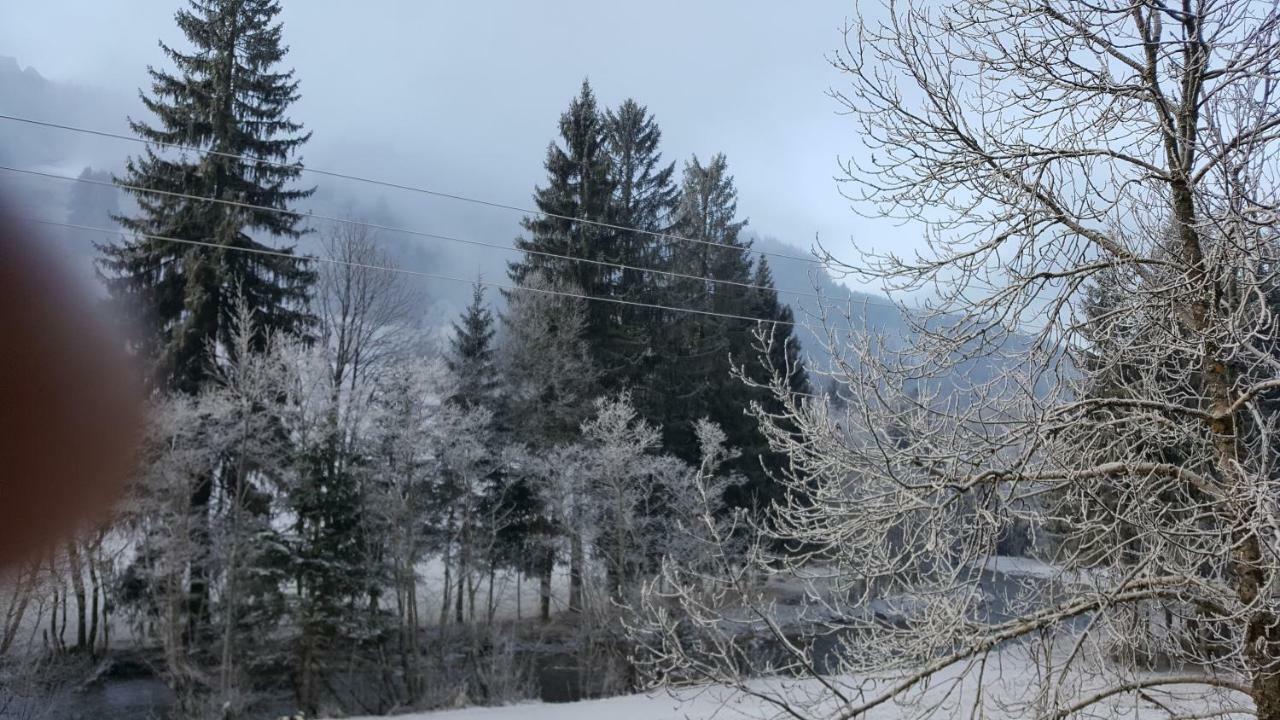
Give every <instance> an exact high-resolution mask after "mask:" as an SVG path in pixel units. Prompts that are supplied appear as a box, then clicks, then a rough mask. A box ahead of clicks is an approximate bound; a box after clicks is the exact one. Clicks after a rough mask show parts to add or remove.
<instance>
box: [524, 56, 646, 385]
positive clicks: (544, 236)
mask: <svg viewBox="0 0 1280 720" xmlns="http://www.w3.org/2000/svg"><path fill="white" fill-rule="evenodd" d="M607 130H608V127H607V118H606V115H605V113H604V112H603V111H601V110H600V108H599V106H598V105H597V103H596V98H595V94H594V93H593V92H592V91H591V84H590V83H589V82H587V81H586V80H584V81H583V82H582V89H581V91H580V92H579V93H578V96H577V97H576V98H574V100H573V102H571V103H570V104H569V109H568V110H566V111H565V112H564V114H563V115H561V116H560V143H555V142H552V143H551V144H550V145H549V146H548V147H547V159H546V163H545V167H546V170H547V184H546V185H545V186H543V187H539V188H537V189H535V191H534V202H535V203H536V205H537V208H538V210H539V211H541V212H543V213H546V214H543V215H538V216H534V217H528V218H525V219H524V221H523V226H524V229H525V232H526V233H527V234H528V236H527V237H521V238H518V239H517V240H516V247H517V248H518V249H520V250H525V251H536V252H545V253H554V254H556V255H567V256H571V257H574V258H583V259H586V260H593V261H598V262H604V263H616V262H618V259H619V252H618V238H617V233H616V232H615V231H613V230H612V229H610V228H607V227H603V226H601V225H597V224H593V223H592V222H581V220H590V221H595V222H607V221H608V220H609V219H610V217H611V206H612V197H613V188H614V181H613V177H612V167H611V165H612V160H611V157H610V154H609V150H608V134H607ZM534 272H537V273H540V274H541V275H542V276H543V277H544V279H545V280H546V281H547V282H549V283H551V284H553V285H557V286H568V287H573V288H576V291H577V292H581V293H583V294H586V295H591V296H596V297H612V296H614V295H616V294H617V282H618V278H617V275H616V272H615V269H614V268H611V267H608V266H605V265H600V264H595V263H592V262H573V261H570V260H561V259H557V258H549V257H546V256H542V255H536V254H526V255H525V256H524V258H523V259H522V260H520V261H519V262H515V263H512V264H511V266H510V270H509V274H510V276H511V279H512V280H513V281H515V282H516V283H517V284H522V285H523V284H525V283H526V282H527V281H528V279H529V278H530V275H531V274H532V273H534ZM620 307H621V306H619V305H617V304H616V303H601V302H595V303H589V304H588V307H587V308H586V327H585V329H584V332H583V340H584V341H586V343H587V345H588V348H589V349H590V352H591V356H592V360H593V361H595V362H596V363H597V364H598V365H600V366H601V369H602V370H603V371H604V372H605V373H606V374H609V373H610V372H611V371H612V370H613V369H614V368H615V363H614V362H608V361H611V360H614V358H608V357H605V354H603V353H601V352H600V348H602V347H604V346H605V345H606V344H607V343H606V342H605V341H603V339H604V338H606V337H607V336H609V335H611V334H612V333H613V332H614V331H615V329H616V328H617V327H619V326H620V324H621V322H622V317H621V314H620V313H619V308H620ZM606 362H608V364H606Z"/></svg>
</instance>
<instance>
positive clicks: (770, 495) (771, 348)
mask: <svg viewBox="0 0 1280 720" xmlns="http://www.w3.org/2000/svg"><path fill="white" fill-rule="evenodd" d="M751 284H752V285H754V286H755V287H753V288H751V289H750V292H749V294H748V304H747V314H748V315H749V316H751V317H753V318H760V321H761V322H760V323H759V324H758V325H757V326H756V327H754V328H752V330H751V341H750V346H749V347H747V348H745V349H744V350H743V351H742V352H743V354H742V355H735V356H734V363H735V364H736V365H737V366H738V367H739V368H740V369H741V371H742V372H743V374H745V376H746V377H747V378H749V379H750V380H751V381H752V382H754V383H758V384H760V385H766V386H767V385H769V384H770V383H771V382H772V381H773V378H774V376H775V375H777V376H778V377H782V378H785V379H786V386H787V389H788V390H789V391H790V392H792V393H796V394H800V395H808V394H809V393H810V392H812V390H811V388H810V385H809V374H808V372H807V370H806V368H805V363H804V359H803V357H802V355H801V348H800V339H799V338H798V337H796V332H795V331H796V327H795V314H794V313H793V312H792V310H791V306H789V305H787V304H786V303H784V302H781V301H779V300H778V291H777V289H776V288H775V287H774V282H773V272H772V271H771V270H770V269H769V261H768V258H766V257H764V256H760V257H759V258H758V259H757V260H756V262H755V273H754V274H753V276H752V278H751ZM771 320H772V321H774V322H772V323H770V322H768V321H771ZM743 392H744V394H745V396H746V397H745V401H746V402H755V403H758V404H759V406H760V408H761V409H762V410H763V411H764V412H766V413H768V414H769V415H772V416H774V417H778V416H781V415H782V414H783V413H784V410H785V408H784V407H782V403H781V402H780V401H779V400H778V399H777V398H776V397H775V396H774V394H773V393H772V392H771V391H769V390H767V389H763V388H747V387H744V388H743ZM739 442H740V443H741V444H740V445H739V449H740V450H742V453H743V455H744V456H745V457H747V458H749V459H752V461H753V463H754V464H755V465H756V466H757V467H756V468H751V469H749V472H748V473H747V482H745V483H743V484H742V485H740V486H738V487H735V488H732V489H731V490H730V491H729V492H727V493H726V495H727V497H726V500H727V501H728V502H729V504H731V505H735V506H742V507H750V508H755V509H758V510H763V509H765V508H767V507H768V506H769V503H770V502H773V501H776V500H781V499H782V497H781V488H780V487H779V486H778V484H777V483H776V482H774V481H773V474H774V473H776V472H780V471H781V470H782V469H783V463H785V462H786V456H785V454H782V453H775V452H773V451H772V450H771V449H770V448H769V443H768V441H767V440H766V438H765V437H764V434H763V433H762V432H760V430H759V427H758V425H755V424H754V423H753V424H752V426H751V427H749V428H747V429H746V432H744V434H743V436H742V437H741V438H740V439H739Z"/></svg>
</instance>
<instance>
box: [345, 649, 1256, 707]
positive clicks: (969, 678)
mask: <svg viewBox="0 0 1280 720" xmlns="http://www.w3.org/2000/svg"><path fill="white" fill-rule="evenodd" d="M827 679H828V681H834V682H836V683H837V684H839V685H841V686H843V687H844V688H845V689H846V690H847V691H849V692H850V694H853V692H854V689H855V687H856V686H857V683H853V682H849V681H848V680H847V679H846V680H845V681H844V682H840V681H839V680H837V679H835V678H827ZM1106 681H1107V678H1105V677H1101V678H1098V677H1090V678H1088V679H1086V680H1084V681H1082V682H1083V683H1084V685H1083V688H1084V689H1083V690H1082V691H1081V692H1080V694H1068V695H1064V696H1063V697H1061V698H1059V700H1058V701H1057V702H1056V703H1051V704H1050V705H1051V707H1052V708H1053V709H1062V708H1064V707H1067V706H1070V705H1071V704H1072V703H1073V702H1074V701H1075V700H1077V699H1078V698H1079V697H1081V696H1082V695H1083V694H1088V693H1089V692H1096V691H1097V690H1099V689H1101V688H1102V687H1104V685H1105V683H1106ZM1042 687H1043V684H1042V681H1041V676H1040V675H1039V673H1038V671H1037V669H1036V663H1035V662H1033V661H1031V660H1030V658H1029V657H1027V654H1026V653H1025V652H1023V651H1022V650H1020V649H1019V648H1018V647H1016V646H1014V647H1012V648H1010V649H1006V650H1004V651H1001V652H998V653H995V654H993V655H992V656H990V658H988V661H987V663H986V664H985V665H984V666H982V667H979V666H978V665H976V664H975V665H974V666H971V667H969V668H968V669H967V672H960V669H959V668H953V669H951V670H949V671H947V672H944V673H941V674H939V675H937V676H935V677H934V679H932V680H931V681H930V682H929V683H928V687H927V688H924V689H922V690H921V691H920V692H914V693H912V694H910V695H909V696H907V697H906V698H904V700H903V701H902V702H888V703H885V704H882V705H879V706H877V707H875V708H873V709H872V710H871V711H870V712H868V713H867V714H866V715H860V716H859V720H907V719H908V718H918V717H922V716H927V717H933V718H971V717H972V718H984V719H985V720H1004V719H1012V718H1023V717H1028V716H1034V715H1035V714H1038V713H1039V712H1044V711H1045V710H1048V709H1050V707H1048V706H1046V704H1045V703H1044V701H1043V699H1042V700H1041V702H1040V703H1036V697H1037V694H1038V693H1039V691H1040V689H1041V688H1042ZM752 688H753V690H759V691H764V692H767V693H770V694H777V693H780V692H782V693H786V694H787V695H788V696H789V697H807V698H810V699H814V698H819V697H825V698H829V697H830V696H829V694H827V693H825V692H823V691H822V689H821V687H820V686H819V685H818V683H817V682H816V681H813V680H786V681H783V680H779V679H766V680H759V681H756V682H754V683H753V684H752ZM862 689H863V690H865V691H866V697H868V698H869V697H874V696H875V694H876V693H875V690H874V687H871V686H863V687H862ZM1246 702H1247V700H1246V699H1245V698H1243V697H1242V696H1240V695H1238V694H1237V695H1232V694H1231V693H1230V692H1228V691H1211V690H1208V689H1207V688H1205V687H1204V686H1198V685H1169V686H1163V687H1159V688H1148V689H1147V690H1145V691H1144V692H1143V696H1142V697H1139V696H1135V695H1133V694H1131V693H1126V694H1121V695H1118V696H1116V697H1115V698H1114V699H1112V700H1109V701H1104V702H1103V703H1101V704H1099V705H1096V706H1093V708H1092V711H1091V713H1090V714H1088V715H1086V716H1087V717H1123V718H1126V719H1127V720H1155V719H1156V718H1162V719H1165V720H1167V718H1169V717H1170V711H1171V710H1172V711H1174V713H1175V714H1176V715H1177V716H1185V717H1192V716H1195V717H1200V716H1208V713H1210V712H1211V711H1212V712H1215V713H1216V714H1214V715H1213V717H1218V718H1241V719H1243V718H1247V717H1252V715H1251V714H1250V713H1248V712H1247V710H1248V708H1246V707H1244V706H1243V704H1242V703H1246ZM836 709H837V706H836V705H834V704H832V703H819V704H817V705H811V706H810V707H809V711H810V712H802V713H801V715H802V716H808V717H822V716H823V713H822V711H823V710H827V711H835V710H836ZM930 711H932V714H931V715H930V714H929V712H930ZM1037 711H1038V712H1037ZM780 716H782V714H781V713H780V712H779V710H778V708H776V707H774V706H772V705H770V704H768V703H766V702H764V701H762V700H760V699H756V698H753V697H750V696H747V695H745V694H742V693H735V692H732V691H730V690H728V689H727V688H724V687H719V686H708V687H704V688H700V689H696V690H695V689H686V690H676V691H672V692H654V693H648V694H637V695H624V696H620V697H613V698H605V699H601V700H584V701H580V702H574V703H556V704H550V703H525V704H518V705H508V706H503V707H475V708H465V709H459V710H443V711H435V712H427V713H417V714H411V715H403V716H399V720H733V719H735V718H743V719H746V718H751V719H754V720H763V719H764V718H774V717H780ZM1077 716H1078V715H1071V717H1077ZM1086 716H1080V717H1086ZM354 720H374V719H373V718H357V719H354Z"/></svg>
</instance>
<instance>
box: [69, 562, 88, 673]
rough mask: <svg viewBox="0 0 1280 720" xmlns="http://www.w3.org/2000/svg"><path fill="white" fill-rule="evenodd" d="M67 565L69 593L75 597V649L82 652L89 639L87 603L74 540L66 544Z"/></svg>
mask: <svg viewBox="0 0 1280 720" xmlns="http://www.w3.org/2000/svg"><path fill="white" fill-rule="evenodd" d="M67 565H68V568H67V571H68V573H70V575H71V591H72V592H73V593H75V596H76V649H77V650H84V649H85V648H86V647H87V643H88V639H89V638H88V634H89V622H88V620H89V618H88V617H87V613H88V610H89V603H88V598H86V597H85V590H84V575H82V574H81V572H80V569H81V568H80V566H81V562H80V548H79V543H78V541H76V540H71V541H70V542H68V543H67Z"/></svg>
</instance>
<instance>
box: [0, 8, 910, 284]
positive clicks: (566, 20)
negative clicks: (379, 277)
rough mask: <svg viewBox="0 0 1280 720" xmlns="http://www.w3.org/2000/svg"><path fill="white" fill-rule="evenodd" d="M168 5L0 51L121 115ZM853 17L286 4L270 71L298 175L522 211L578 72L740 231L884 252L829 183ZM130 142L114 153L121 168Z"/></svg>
mask: <svg viewBox="0 0 1280 720" xmlns="http://www.w3.org/2000/svg"><path fill="white" fill-rule="evenodd" d="M180 4H181V3H180V1H179V0H129V2H102V1H101V0H42V1H41V2H36V3H21V4H20V5H21V8H22V9H21V12H14V9H16V8H15V7H14V6H11V9H10V11H9V12H6V13H4V14H5V15H6V17H4V18H3V22H0V55H5V56H12V57H14V58H16V59H17V61H18V63H19V64H21V65H23V66H30V67H33V68H35V69H36V70H37V71H38V72H39V73H40V74H41V75H43V76H44V77H46V78H48V79H50V80H53V81H56V82H59V83H69V84H75V85H82V86H88V87H92V88H97V89H99V90H102V91H105V92H106V93H109V94H111V95H112V96H113V97H118V98H120V99H121V103H122V106H123V107H126V108H134V109H133V110H130V112H136V113H138V114H141V106H140V104H139V103H138V101H137V100H136V93H137V89H138V88H140V87H144V86H145V84H146V81H147V78H146V67H147V65H148V64H156V65H160V66H164V63H165V58H164V57H163V55H162V53H161V51H160V48H159V46H158V44H157V41H158V40H161V39H163V40H164V41H166V42H169V43H177V42H181V37H180V34H179V33H178V30H177V28H176V26H175V25H174V23H173V13H174V11H175V10H176V9H177V8H178V7H179V6H180ZM854 9H855V8H854V6H853V3H852V1H851V0H843V1H835V0H806V1H805V2H803V3H778V2H757V1H755V0H745V1H744V0H701V1H698V2H690V1H689V0H682V1H673V0H654V1H651V2H644V3H613V2H598V1H595V0H590V1H589V0H557V1H556V2H527V1H520V2H516V1H505V0H504V1H499V0H488V1H486V2H473V3H442V2H420V1H416V0H397V1H393V0H370V1H369V2H360V3H357V2H349V1H346V0H307V1H306V2H298V1H297V0H294V1H293V2H286V3H284V4H283V11H282V13H281V18H280V19H281V20H282V21H283V23H284V38H285V42H286V43H287V44H288V45H289V47H290V51H289V54H288V56H287V58H286V64H287V65H288V66H291V67H293V68H294V69H295V70H296V72H297V75H298V78H299V79H300V80H301V83H302V85H301V92H302V98H301V100H300V101H298V102H297V103H296V104H295V106H294V108H293V111H292V115H293V117H294V118H295V119H297V120H300V121H301V122H303V123H304V124H305V125H306V127H307V128H308V129H309V130H311V131H312V132H313V133H314V135H313V140H312V141H311V143H310V144H309V145H308V146H307V147H306V149H305V151H304V153H303V159H304V161H305V162H307V163H308V164H310V165H314V166H316V167H323V168H325V169H330V170H340V171H344V172H350V173H355V174H359V175H364V176H369V177H377V178H381V179H386V180H390V181H394V182H401V183H408V184H413V185H418V186H427V187H431V188H433V189H438V190H443V191H447V192H451V193H457V194H462V195H473V196H477V197H481V198H484V199H489V200H494V201H498V202H504V203H510V204H516V205H525V206H527V205H528V204H529V203H530V194H531V191H532V189H533V187H534V185H536V184H538V183H540V182H542V180H543V177H544V170H543V167H542V161H543V158H544V155H545V151H546V146H547V143H548V142H549V141H551V140H552V139H553V137H554V136H555V132H556V123H557V119H558V117H559V115H560V113H561V112H562V111H563V110H564V108H565V107H566V106H567V105H568V103H569V101H570V99H571V98H572V97H573V95H574V94H575V93H576V92H577V90H578V86H579V84H580V83H581V81H582V79H583V78H584V77H588V78H589V79H590V81H591V83H592V85H593V87H594V88H595V90H596V93H597V96H598V97H599V99H600V100H601V102H602V103H604V104H606V105H615V104H617V103H618V102H620V101H621V100H623V99H624V98H626V97H629V96H630V97H634V98H636V99H637V100H638V101H640V102H641V103H642V104H645V105H647V106H648V108H649V110H650V111H651V112H653V113H654V114H655V115H656V117H657V119H658V122H659V124H660V125H661V127H662V130H663V133H664V138H663V139H664V142H663V148H664V154H665V156H666V158H667V159H668V160H673V159H674V160H677V161H679V162H683V160H684V159H686V158H688V157H689V156H690V155H691V154H694V153H696V154H698V155H699V156H700V157H703V158H705V157H707V156H710V155H711V154H713V153H715V152H724V153H725V154H726V155H727V156H728V159H729V165H730V169H731V172H732V173H733V174H734V176H735V178H736V181H737V186H738V190H739V212H740V214H741V215H743V216H746V217H747V218H749V219H750V227H751V228H752V229H754V230H755V231H756V232H758V233H760V234H762V235H766V236H774V237H777V238H779V239H781V240H784V241H786V242H789V243H792V244H794V245H797V246H799V247H802V248H808V247H809V246H810V244H811V243H812V242H813V240H814V238H815V237H821V239H822V242H823V243H824V244H825V245H827V246H828V247H829V248H830V249H832V250H834V251H837V253H838V254H844V252H843V251H845V250H847V249H849V248H851V245H850V241H851V240H853V239H856V240H857V241H858V242H859V243H860V244H863V245H866V246H873V247H877V248H882V249H894V250H897V251H900V252H902V251H904V249H906V248H909V247H911V246H912V245H914V244H915V242H916V241H915V240H914V239H913V235H914V234H918V233H913V232H912V230H911V228H909V227H907V228H904V227H898V226H895V225H892V224H890V223H887V222H878V221H873V220H868V219H866V218H863V217H860V216H859V215H857V214H856V213H855V212H853V210H851V208H850V204H849V202H848V201H847V200H846V199H845V198H843V197H842V196H841V195H840V194H839V191H838V189H837V183H836V182H835V180H834V177H835V176H836V175H838V174H839V173H840V167H839V164H838V159H839V158H840V157H845V156H849V155H850V154H851V153H857V152H858V151H859V149H860V146H859V142H858V136H857V133H858V130H857V127H856V125H855V123H854V122H853V121H852V120H851V119H849V118H847V117H842V116H841V115H840V114H839V112H838V111H839V109H840V108H839V106H838V105H837V103H836V102H835V101H834V100H832V99H831V98H829V97H828V96H827V95H826V92H827V90H828V89H829V88H831V87H835V86H839V85H840V84H841V83H842V82H843V80H842V78H841V76H840V74H839V73H838V72H837V71H836V70H835V69H834V68H832V67H831V65H830V64H829V63H828V61H827V57H828V56H830V54H831V53H833V52H834V50H835V48H836V47H837V46H838V45H839V44H840V43H841V42H842V40H843V38H842V35H841V32H840V28H841V26H842V24H843V23H844V21H845V19H846V18H847V16H849V15H850V14H851V13H852V12H853V11H854ZM0 95H2V93H0ZM0 105H3V99H2V97H0ZM104 114H107V115H109V116H108V117H103V118H101V124H100V126H101V127H104V128H107V129H113V130H118V129H120V128H121V127H122V126H123V118H121V117H117V115H118V114H119V113H117V112H111V113H104ZM3 133H4V127H3V123H0V140H3V137H4V135H3ZM133 151H136V148H135V147H130V146H128V145H127V144H124V146H122V147H119V148H118V152H119V153H120V157H121V158H123V157H124V155H125V154H127V153H129V152H133ZM326 182H328V181H326ZM326 189H328V188H326ZM364 190H365V191H367V190H368V189H367V188H365V189H364ZM352 192H358V191H357V190H355V189H353V190H352ZM391 202H392V203H393V204H395V205H397V207H402V208H403V207H411V208H412V210H413V211H412V212H411V213H409V214H410V218H409V219H408V220H406V222H412V224H413V225H414V227H417V228H420V229H424V230H427V231H431V232H453V233H459V232H470V233H473V234H475V233H479V234H481V235H483V236H485V237H486V239H489V240H498V241H504V242H509V241H510V239H511V237H514V235H515V233H516V232H518V227H517V225H516V223H517V221H518V219H519V216H518V215H512V214H504V213H502V212H501V211H495V210H483V209H478V208H460V207H457V206H456V203H455V204H453V205H450V204H449V203H447V202H445V201H438V200H431V199H428V198H424V197H422V196H413V197H399V198H392V199H391ZM402 214H403V213H402ZM850 255H851V253H850ZM477 262H478V263H479V262H480V261H477ZM477 267H480V265H479V264H478V265H477Z"/></svg>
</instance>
